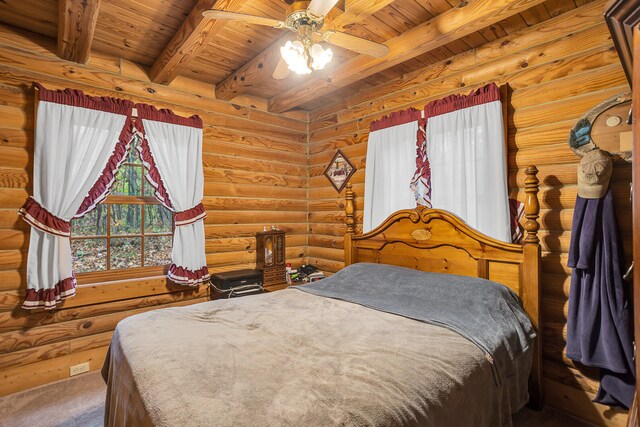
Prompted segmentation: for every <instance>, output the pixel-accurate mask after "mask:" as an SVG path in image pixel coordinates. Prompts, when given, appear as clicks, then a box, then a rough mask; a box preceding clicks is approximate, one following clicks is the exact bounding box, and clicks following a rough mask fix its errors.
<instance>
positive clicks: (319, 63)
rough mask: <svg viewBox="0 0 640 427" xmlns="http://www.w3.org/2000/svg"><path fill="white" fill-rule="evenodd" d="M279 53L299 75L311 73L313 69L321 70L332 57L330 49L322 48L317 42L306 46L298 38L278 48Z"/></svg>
mask: <svg viewBox="0 0 640 427" xmlns="http://www.w3.org/2000/svg"><path fill="white" fill-rule="evenodd" d="M280 54H281V55H282V59H284V61H285V62H286V63H287V66H288V68H289V69H290V70H291V71H293V72H294V73H296V74H301V75H307V74H311V72H313V70H322V69H323V68H324V67H326V65H327V64H328V63H329V62H331V59H332V58H333V52H332V51H331V49H324V48H323V47H322V46H321V45H319V44H317V43H316V44H313V45H311V47H310V48H306V47H305V45H304V43H302V42H301V41H299V40H296V41H294V42H292V41H288V42H287V43H286V44H285V45H284V46H282V47H281V48H280Z"/></svg>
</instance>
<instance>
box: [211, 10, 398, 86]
mask: <svg viewBox="0 0 640 427" xmlns="http://www.w3.org/2000/svg"><path fill="white" fill-rule="evenodd" d="M337 2H338V0H311V1H303V0H297V1H295V2H293V3H292V4H291V6H289V10H288V11H287V17H286V18H285V20H284V21H279V20H277V19H272V18H267V17H264V16H257V15H249V14H246V13H238V12H227V11H224V10H215V9H211V10H205V11H204V12H202V15H203V16H205V17H207V18H210V19H226V20H229V21H244V22H248V23H250V24H257V25H265V26H268V27H273V28H286V29H289V30H291V31H293V32H295V33H297V36H298V37H297V40H295V41H293V42H291V41H288V42H287V43H286V44H285V45H284V46H282V47H281V48H280V53H281V55H282V57H281V58H280V61H279V62H278V65H277V66H276V69H275V71H274V72H273V78H274V79H278V80H279V79H284V78H286V77H287V76H288V75H289V71H294V72H296V73H297V74H310V73H311V72H313V71H314V70H322V69H323V68H324V67H325V66H326V65H327V64H328V63H329V62H330V61H331V58H332V56H333V52H332V51H331V49H329V48H327V49H324V48H323V47H322V46H321V45H320V44H318V43H317V42H318V41H325V42H327V43H330V44H333V45H336V46H340V47H343V48H345V49H349V50H353V51H354V52H358V53H363V54H365V55H370V56H373V57H376V58H382V57H384V56H386V55H387V53H389V48H388V47H387V46H385V45H383V44H380V43H375V42H372V41H370V40H367V39H363V38H362V37H356V36H352V35H351V34H347V33H343V32H340V31H335V30H327V31H324V32H321V31H320V29H321V28H322V26H323V25H324V18H325V16H326V15H327V14H328V13H329V11H330V10H331V9H332V8H333V6H335V5H336V3H337Z"/></svg>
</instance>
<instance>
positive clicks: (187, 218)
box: [175, 203, 207, 227]
mask: <svg viewBox="0 0 640 427" xmlns="http://www.w3.org/2000/svg"><path fill="white" fill-rule="evenodd" d="M206 217H207V213H206V212H205V210H204V206H203V205H202V203H198V204H197V205H196V206H194V207H192V208H191V209H187V210H186V211H182V212H176V215H175V225H176V227H180V226H183V225H189V224H193V223H194V222H196V221H200V220H202V219H205V218H206Z"/></svg>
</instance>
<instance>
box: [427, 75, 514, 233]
mask: <svg viewBox="0 0 640 427" xmlns="http://www.w3.org/2000/svg"><path fill="white" fill-rule="evenodd" d="M496 90H497V87H496ZM498 96H499V95H498ZM427 115H428V116H429V114H427ZM426 134H427V155H428V158H429V163H430V166H431V192H432V194H431V205H432V206H433V208H435V209H444V210H447V211H449V212H452V213H454V214H456V215H458V216H459V217H461V218H462V219H463V220H464V221H466V222H467V223H468V224H469V225H471V226H472V227H473V228H475V229H477V230H479V231H480V232H482V233H484V234H486V235H488V236H490V237H493V238H496V239H499V240H502V241H505V242H511V219H510V212H509V203H508V193H507V191H508V190H507V170H506V159H505V144H504V128H503V122H502V105H501V103H500V101H499V100H497V101H492V102H485V103H482V104H480V105H473V106H469V107H465V108H461V109H457V110H455V111H451V112H447V113H445V114H440V115H436V116H435V117H428V121H427V128H426Z"/></svg>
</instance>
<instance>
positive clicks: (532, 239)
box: [521, 166, 544, 410]
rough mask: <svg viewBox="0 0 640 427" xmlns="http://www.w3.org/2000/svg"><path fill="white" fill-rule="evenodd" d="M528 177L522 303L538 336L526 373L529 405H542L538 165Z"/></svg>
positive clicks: (526, 184)
mask: <svg viewBox="0 0 640 427" xmlns="http://www.w3.org/2000/svg"><path fill="white" fill-rule="evenodd" d="M525 173H526V175H527V178H526V179H525V181H524V191H525V193H526V198H525V204H524V213H525V218H526V219H527V221H526V222H525V224H524V229H525V233H526V235H525V238H524V245H523V247H522V253H523V255H524V263H523V266H524V268H523V271H522V290H521V296H522V305H523V307H524V309H525V311H526V312H527V314H528V315H529V317H530V318H531V322H532V323H533V326H534V328H535V330H536V333H537V334H538V336H537V337H536V339H535V348H534V349H533V351H534V354H533V365H532V367H531V376H530V377H529V392H530V395H531V396H530V400H529V406H530V407H531V408H533V409H538V410H539V409H542V404H543V386H544V384H543V378H542V321H541V313H540V296H541V291H540V239H539V238H538V230H540V223H539V222H538V217H539V215H540V202H539V201H538V191H539V188H538V185H539V183H540V181H539V180H538V177H537V175H538V169H537V168H536V167H535V166H529V167H528V168H527V170H526V171H525Z"/></svg>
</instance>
